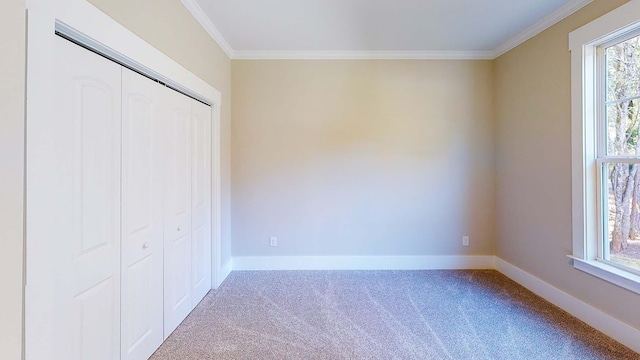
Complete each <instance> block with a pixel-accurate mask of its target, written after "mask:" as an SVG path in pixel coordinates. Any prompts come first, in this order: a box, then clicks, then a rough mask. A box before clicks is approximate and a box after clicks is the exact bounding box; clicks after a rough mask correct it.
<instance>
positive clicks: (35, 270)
mask: <svg viewBox="0 0 640 360" xmlns="http://www.w3.org/2000/svg"><path fill="white" fill-rule="evenodd" d="M26 5H27V14H28V15H27V16H28V22H27V23H28V25H27V39H28V42H27V50H28V57H27V104H26V105H27V120H26V123H27V135H26V138H27V160H26V169H27V174H26V180H25V181H26V192H27V204H26V279H25V287H26V289H25V312H26V315H25V343H26V344H25V355H26V356H27V358H29V356H30V354H32V353H33V354H36V353H37V354H46V353H47V351H48V349H49V348H51V347H52V346H53V344H48V343H47V342H46V341H44V342H41V343H40V342H39V343H38V344H37V347H38V348H37V351H35V352H34V351H33V350H34V349H33V348H31V347H32V346H35V345H36V344H31V343H30V339H43V338H46V333H47V332H49V331H55V324H53V323H52V318H51V316H50V315H49V314H51V313H52V312H53V311H55V309H52V308H44V307H43V306H40V305H41V304H42V302H41V301H39V302H38V303H37V304H38V306H34V305H35V304H36V303H35V301H34V299H38V298H40V299H42V298H43V297H44V298H48V297H49V296H51V294H53V292H54V291H55V285H54V284H53V282H52V281H51V280H52V277H51V274H50V271H47V270H48V269H51V268H52V267H51V263H52V259H51V257H50V256H49V254H51V253H52V251H51V250H50V249H51V248H52V247H53V246H55V244H53V243H52V242H47V241H46V239H45V238H44V237H42V236H38V231H37V230H38V229H34V228H33V227H30V223H29V213H30V212H29V207H28V204H29V195H30V194H29V178H30V177H31V176H37V172H36V173H34V172H33V169H31V168H30V167H29V154H30V151H29V149H30V148H32V147H33V146H37V144H32V143H30V142H29V134H28V133H29V126H30V124H32V123H38V122H42V121H47V119H49V118H50V117H49V114H48V109H51V108H52V107H53V106H55V104H54V102H53V97H52V96H51V94H53V93H54V92H55V90H56V89H55V83H54V81H53V79H54V77H53V75H54V72H55V68H53V66H52V64H53V61H52V54H53V46H54V39H55V37H56V36H57V35H56V34H55V32H56V31H60V32H62V33H64V34H65V35H66V36H67V37H70V38H72V39H73V40H74V41H76V42H78V43H81V44H83V45H84V46H86V47H89V48H92V49H94V50H96V51H97V52H100V53H102V54H104V55H106V56H108V57H110V58H112V59H113V60H115V61H117V62H120V63H121V64H123V65H125V66H127V67H130V68H133V69H135V70H137V71H139V72H142V73H144V74H147V75H149V76H150V77H152V78H155V79H157V80H159V81H161V82H163V83H165V84H167V85H168V86H170V87H172V88H174V89H177V90H179V91H181V92H183V93H185V94H188V95H189V96H192V97H194V98H196V99H198V100H200V101H202V102H204V103H207V104H209V105H211V107H212V119H211V121H212V123H211V125H212V126H211V129H212V134H211V135H212V136H211V140H212V141H211V142H212V156H211V159H212V164H211V169H212V174H211V179H212V192H211V194H212V199H211V203H212V211H211V216H212V219H211V225H212V235H211V237H212V246H211V249H212V266H211V268H212V277H211V278H212V288H214V289H215V288H217V287H218V286H219V285H220V283H221V282H222V280H223V279H222V276H223V274H222V272H221V269H220V266H221V257H220V247H221V245H220V237H221V232H220V225H221V206H220V201H221V188H220V181H221V174H220V106H221V104H222V101H221V98H222V95H221V93H220V92H219V91H218V90H216V89H215V88H214V87H212V86H211V85H209V84H208V83H206V82H205V81H203V80H202V79H200V78H198V77H197V76H196V75H194V74H193V73H191V72H190V71H188V70H187V69H185V68H184V67H182V66H181V65H179V64H178V63H176V62H175V61H173V60H172V59H171V58H169V57H168V56H166V55H165V54H163V53H162V52H160V51H159V50H157V49H155V48H154V47H152V46H151V45H149V44H148V43H147V42H145V41H144V40H142V39H141V38H139V37H138V36H136V35H135V34H133V33H132V32H131V31H129V30H128V29H126V28H125V27H124V26H122V25H120V24H119V23H117V22H116V21H115V20H113V19H111V18H110V17H109V16H107V15H106V14H104V13H102V12H101V11H100V10H98V9H97V8H95V7H94V6H93V5H91V4H89V3H88V2H87V1H85V0H27V1H26ZM30 230H32V231H30ZM219 275H220V276H219Z"/></svg>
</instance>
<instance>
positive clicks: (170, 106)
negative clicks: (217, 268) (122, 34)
mask: <svg viewBox="0 0 640 360" xmlns="http://www.w3.org/2000/svg"><path fill="white" fill-rule="evenodd" d="M163 104H164V109H163V111H164V113H165V114H166V115H167V119H166V121H167V122H166V126H165V134H166V135H165V148H166V154H167V157H166V158H165V176H164V187H165V196H164V199H165V202H164V209H165V216H164V254H165V256H164V337H165V339H166V338H167V337H168V336H169V334H171V332H173V330H175V328H176V327H177V326H178V325H179V324H180V323H181V322H182V320H184V318H186V317H187V315H188V314H189V313H190V312H191V310H192V309H193V307H192V306H193V304H192V296H191V289H192V280H191V270H192V269H191V267H192V263H191V258H192V254H191V251H192V249H191V157H192V156H191V99H189V98H187V97H186V96H183V95H181V94H179V93H177V92H175V91H173V90H171V89H168V88H167V89H164V91H163Z"/></svg>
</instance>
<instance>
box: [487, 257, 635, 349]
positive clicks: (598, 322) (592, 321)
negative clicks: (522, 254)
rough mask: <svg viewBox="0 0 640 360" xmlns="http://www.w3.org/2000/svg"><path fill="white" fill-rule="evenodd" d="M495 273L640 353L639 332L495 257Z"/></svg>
mask: <svg viewBox="0 0 640 360" xmlns="http://www.w3.org/2000/svg"><path fill="white" fill-rule="evenodd" d="M495 265H496V270H498V271H499V272H501V273H502V274H504V275H506V276H507V277H509V278H510V279H512V280H513V281H515V282H517V283H519V284H520V285H522V286H524V287H526V288H527V289H529V290H531V291H532V292H534V293H536V294H537V295H538V296H540V297H542V298H544V299H545V300H547V301H549V302H551V303H552V304H554V305H556V306H558V307H559V308H561V309H563V310H565V311H566V312H568V313H569V314H571V315H573V316H575V317H577V318H578V319H580V320H582V321H584V322H585V323H587V324H589V326H591V327H593V328H595V329H597V330H599V331H601V332H602V333H604V334H606V335H607V336H609V337H611V338H613V339H615V340H616V341H618V342H620V343H621V344H623V345H625V346H626V347H628V348H630V349H631V350H633V351H635V352H638V353H640V342H639V341H638V339H640V330H639V329H636V328H634V327H632V326H630V325H628V324H626V323H624V322H622V321H620V320H618V319H616V318H614V317H612V316H610V315H608V314H605V313H604V312H602V311H600V310H598V309H596V308H594V307H593V306H591V305H589V304H587V303H585V302H583V301H582V300H580V299H577V298H575V297H573V296H571V295H569V294H567V293H566V292H564V291H562V290H560V289H558V288H556V287H554V286H553V285H551V284H549V283H547V282H545V281H543V280H541V279H539V278H537V277H535V276H533V275H531V274H529V273H527V272H526V271H524V270H522V269H520V268H518V267H516V266H514V265H512V264H510V263H508V262H506V261H504V260H502V259H500V258H498V257H496V260H495Z"/></svg>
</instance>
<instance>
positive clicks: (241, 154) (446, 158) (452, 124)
mask: <svg viewBox="0 0 640 360" xmlns="http://www.w3.org/2000/svg"><path fill="white" fill-rule="evenodd" d="M232 70H233V71H232V73H233V76H232V78H233V85H232V89H233V131H232V141H231V142H232V151H231V153H232V163H233V168H232V192H233V204H232V231H233V233H232V238H233V256H249V255H252V256H254V255H255V256H260V255H463V254H493V246H492V244H493V238H494V229H493V226H494V216H493V213H494V211H493V209H494V207H495V206H494V161H493V132H492V129H493V125H492V124H493V98H492V94H493V83H492V78H493V72H492V62H490V61H475V62H474V61H356V60H347V61H335V60H330V61H320V60H310V61H235V60H234V61H233V63H232ZM463 235H470V236H471V246H470V247H469V248H464V247H462V246H461V237H462V236H463ZM270 236H277V237H278V241H279V246H278V247H277V248H270V247H269V237H270Z"/></svg>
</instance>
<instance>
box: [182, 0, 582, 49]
mask: <svg viewBox="0 0 640 360" xmlns="http://www.w3.org/2000/svg"><path fill="white" fill-rule="evenodd" d="M181 1H182V4H184V6H185V7H186V8H187V10H189V12H191V14H192V15H193V17H194V18H195V19H196V20H197V21H198V22H199V23H200V25H202V27H203V28H204V29H205V30H206V31H207V33H209V35H210V36H211V38H212V39H213V40H214V41H215V42H216V43H217V44H218V45H219V46H220V48H222V50H223V51H224V52H225V53H226V54H227V56H229V58H230V59H232V60H494V59H496V58H498V57H499V56H501V55H503V54H505V53H506V52H508V51H509V50H511V49H513V48H515V47H516V46H518V45H520V44H522V43H524V42H525V41H527V40H529V39H531V38H532V37H534V36H536V35H538V34H539V33H541V32H543V31H544V30H546V29H548V28H550V27H551V26H553V25H555V24H557V23H558V22H560V21H562V20H563V19H565V18H566V17H568V16H570V15H571V14H573V13H575V12H576V11H578V10H580V9H582V8H583V7H585V6H586V5H588V4H590V3H591V2H593V0H572V1H571V2H569V3H567V4H565V5H564V6H562V7H561V8H559V9H558V10H556V11H554V12H553V13H551V14H549V15H547V16H546V17H545V18H543V19H542V20H540V21H538V22H537V23H535V24H534V25H532V26H530V27H529V28H527V29H525V30H524V31H523V32H521V33H519V34H518V35H516V36H514V37H512V38H511V39H509V40H507V41H506V42H504V43H503V44H501V45H500V46H498V47H497V48H496V49H495V50H488V51H269V50H234V49H233V48H232V47H231V46H230V45H229V43H228V42H227V40H226V39H225V38H224V36H223V35H222V33H220V31H219V30H218V29H217V28H216V27H215V25H213V23H212V22H211V19H209V17H208V16H207V15H206V14H205V12H204V10H202V8H201V7H200V5H198V3H197V2H196V0H181Z"/></svg>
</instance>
